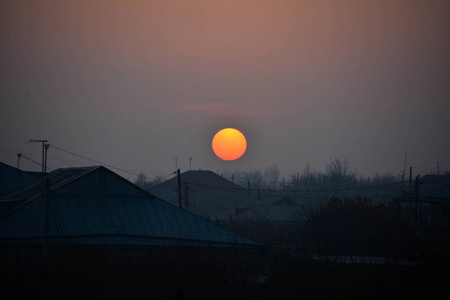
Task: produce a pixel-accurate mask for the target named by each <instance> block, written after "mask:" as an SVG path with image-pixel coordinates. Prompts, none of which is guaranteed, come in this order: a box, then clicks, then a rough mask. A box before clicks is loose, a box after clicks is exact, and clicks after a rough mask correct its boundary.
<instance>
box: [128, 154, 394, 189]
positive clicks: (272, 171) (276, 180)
mask: <svg viewBox="0 0 450 300" xmlns="http://www.w3.org/2000/svg"><path fill="white" fill-rule="evenodd" d="M221 175H222V176H223V177H225V178H227V179H228V180H230V181H232V182H234V183H236V184H238V185H240V186H242V187H243V188H246V189H249V190H251V191H252V192H253V193H256V191H259V192H263V193H264V192H266V191H280V192H302V191H303V192H308V191H315V190H330V189H343V188H354V187H361V186H370V185H383V184H394V183H397V182H400V181H401V175H394V174H390V173H388V174H383V175H380V176H376V177H374V178H372V177H363V176H362V175H359V174H357V173H356V172H355V171H353V170H352V169H351V166H350V161H349V160H348V159H347V158H345V157H336V158H333V159H330V160H329V161H328V162H327V163H326V164H325V170H324V171H323V172H320V171H315V170H311V168H310V166H309V164H308V165H306V167H305V168H304V170H303V171H302V172H297V173H294V174H290V175H288V176H286V177H284V176H282V175H281V171H280V169H279V168H278V167H277V166H276V165H272V166H268V167H265V168H264V171H263V170H252V171H240V170H225V171H224V172H223V173H222V174H221ZM164 180H165V178H164V176H156V177H154V178H148V177H147V176H146V175H145V174H143V173H141V174H139V176H138V178H137V179H136V180H135V181H134V183H135V184H136V185H138V186H139V187H141V188H143V189H145V190H150V189H151V188H152V187H153V186H155V185H157V184H159V183H161V182H163V181H164Z"/></svg>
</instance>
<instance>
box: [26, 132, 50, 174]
mask: <svg viewBox="0 0 450 300" xmlns="http://www.w3.org/2000/svg"><path fill="white" fill-rule="evenodd" d="M25 143H42V164H41V166H42V175H44V174H45V172H46V166H45V165H44V164H45V162H46V160H47V158H46V153H47V152H46V151H45V149H46V148H48V147H47V146H46V145H45V143H47V140H30V141H29V142H25Z"/></svg>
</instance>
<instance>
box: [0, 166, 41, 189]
mask: <svg viewBox="0 0 450 300" xmlns="http://www.w3.org/2000/svg"><path fill="white" fill-rule="evenodd" d="M39 175H41V173H39ZM37 177H39V176H36V175H32V174H30V173H28V172H25V171H22V170H19V169H17V168H14V167H11V166H9V165H7V164H4V163H2V162H0V195H4V194H8V193H10V192H12V191H15V190H17V189H20V188H21V187H23V186H24V185H26V184H28V183H30V182H31V181H33V180H35V179H36V178H37Z"/></svg>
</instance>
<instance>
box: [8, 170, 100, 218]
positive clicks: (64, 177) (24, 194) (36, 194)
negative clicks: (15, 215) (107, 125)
mask: <svg viewBox="0 0 450 300" xmlns="http://www.w3.org/2000/svg"><path fill="white" fill-rule="evenodd" d="M97 168H100V167H80V168H65V169H57V170H55V171H53V172H51V173H48V174H46V175H45V176H44V177H41V178H38V179H36V178H33V181H31V182H30V183H29V184H28V185H25V186H22V188H21V189H19V190H16V191H15V192H12V193H9V194H8V195H4V196H3V197H0V216H2V215H4V214H5V213H8V212H9V210H10V209H14V208H18V207H20V206H21V205H24V204H26V203H27V202H29V201H32V200H34V199H37V198H40V197H42V196H43V194H44V182H45V179H49V180H50V190H56V189H58V187H60V186H62V185H64V184H67V183H70V182H71V181H73V180H76V179H77V178H78V177H81V176H83V175H84V174H87V173H89V172H91V171H93V170H95V169H97Z"/></svg>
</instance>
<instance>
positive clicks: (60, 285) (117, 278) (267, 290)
mask: <svg viewBox="0 0 450 300" xmlns="http://www.w3.org/2000/svg"><path fill="white" fill-rule="evenodd" d="M247 271H248V270H245V269H243V268H242V267H241V266H240V265H233V264H230V265H224V264H217V263H204V262H202V261H201V259H198V258H195V257H191V259H188V260H187V261H184V259H183V261H180V260H178V259H175V260H173V261H171V262H170V261H161V262H156V261H146V260H143V261H139V260H136V259H129V258H128V259H125V258H123V259H120V260H115V261H114V262H112V261H109V260H108V259H105V258H103V259H102V258H101V257H97V259H96V261H95V262H94V261H90V262H89V263H86V262H84V263H83V262H81V261H78V260H77V261H73V260H71V259H70V260H64V259H63V260H60V261H59V262H58V264H47V265H46V266H35V267H33V268H28V269H20V268H19V267H18V266H13V267H12V268H3V269H2V272H1V274H2V275H1V276H2V278H1V285H2V286H1V289H2V293H3V296H6V295H10V299H56V298H64V299H448V296H449V286H448V270H445V269H444V268H442V267H439V266H430V265H428V266H425V265H416V264H413V265H397V264H344V263H338V262H333V261H330V260H325V261H318V260H313V259H310V258H305V257H296V256H292V255H288V254H286V253H281V252H280V253H273V255H272V258H271V260H270V263H269V272H268V274H267V278H266V280H265V281H264V282H262V281H260V278H258V277H254V276H253V275H254V274H252V273H251V272H247ZM5 299H6V298H5Z"/></svg>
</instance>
